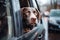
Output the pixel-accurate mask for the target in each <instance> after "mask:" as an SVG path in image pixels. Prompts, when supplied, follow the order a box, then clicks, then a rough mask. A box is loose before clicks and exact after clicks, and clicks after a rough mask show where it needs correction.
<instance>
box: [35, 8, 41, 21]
mask: <svg viewBox="0 0 60 40" xmlns="http://www.w3.org/2000/svg"><path fill="white" fill-rule="evenodd" d="M35 9H36V8H35ZM36 11H37V19H38V22H39V21H41V19H42V15H41V13H40V12H39V10H38V9H36Z"/></svg>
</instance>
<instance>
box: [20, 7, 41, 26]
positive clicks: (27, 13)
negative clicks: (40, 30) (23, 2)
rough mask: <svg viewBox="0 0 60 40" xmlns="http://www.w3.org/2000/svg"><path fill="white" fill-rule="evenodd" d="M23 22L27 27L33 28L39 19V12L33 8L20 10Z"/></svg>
mask: <svg viewBox="0 0 60 40" xmlns="http://www.w3.org/2000/svg"><path fill="white" fill-rule="evenodd" d="M21 13H22V17H23V18H22V19H23V22H24V23H25V24H27V25H33V26H35V25H36V24H37V23H38V22H39V21H40V19H41V15H40V12H39V11H38V10H37V9H36V8H33V7H23V8H21Z"/></svg>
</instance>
